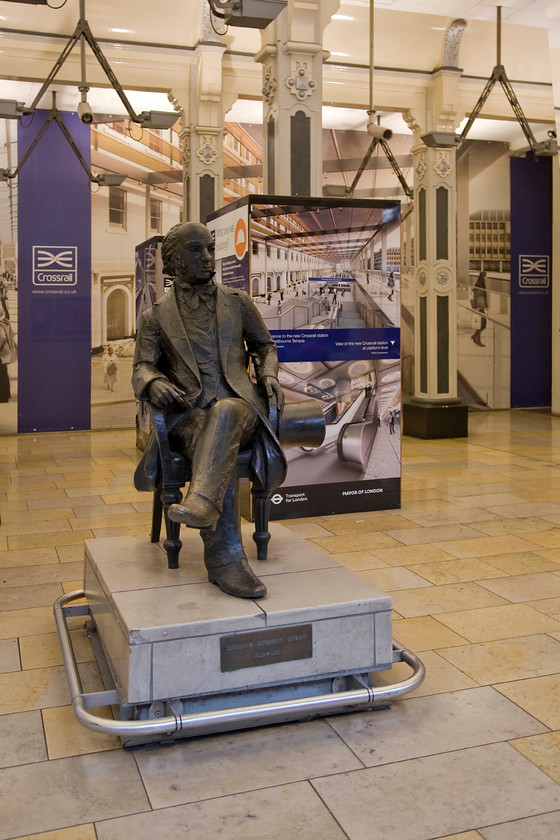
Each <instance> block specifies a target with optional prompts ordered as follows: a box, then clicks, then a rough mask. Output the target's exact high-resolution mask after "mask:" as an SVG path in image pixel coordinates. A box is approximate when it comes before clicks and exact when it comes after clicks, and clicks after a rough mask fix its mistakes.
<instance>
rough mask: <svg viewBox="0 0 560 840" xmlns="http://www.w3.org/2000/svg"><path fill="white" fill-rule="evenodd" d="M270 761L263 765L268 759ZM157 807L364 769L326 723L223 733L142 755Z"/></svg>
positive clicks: (141, 767) (140, 765)
mask: <svg viewBox="0 0 560 840" xmlns="http://www.w3.org/2000/svg"><path fill="white" fill-rule="evenodd" d="M264 756H266V760H265V761H263V760H262V759H263V757H264ZM136 761H137V764H138V769H139V771H140V774H141V776H142V780H143V782H144V784H145V786H146V791H147V793H148V796H149V798H150V802H151V803H152V807H153V808H168V807H170V806H171V805H180V804H184V803H187V802H196V801H198V800H203V799H210V798H215V797H219V796H229V795H231V794H233V793H241V792H243V791H248V790H252V789H256V788H260V787H270V786H272V785H284V784H287V783H289V782H297V781H300V780H303V779H306V778H309V777H311V776H323V775H329V774H330V773H339V772H341V771H343V770H353V769H357V768H359V767H361V766H362V765H361V763H360V762H359V761H358V759H357V758H356V756H355V755H353V753H352V752H351V751H350V749H349V748H348V747H347V746H346V744H345V743H344V742H343V741H342V740H341V739H340V738H339V737H338V735H336V734H335V733H334V732H333V731H332V729H331V727H330V726H328V724H327V723H326V722H325V721H314V722H312V723H304V724H287V725H283V726H278V727H269V728H267V729H261V730H258V731H256V730H248V731H245V732H235V733H232V734H224V735H217V736H213V737H211V738H205V739H204V740H197V741H189V742H186V743H181V744H177V745H176V746H175V747H174V748H173V749H167V748H165V747H163V748H160V749H158V750H155V751H151V750H150V751H141V752H138V753H137V754H136Z"/></svg>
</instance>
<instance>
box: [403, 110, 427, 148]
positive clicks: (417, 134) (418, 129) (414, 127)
mask: <svg viewBox="0 0 560 840" xmlns="http://www.w3.org/2000/svg"><path fill="white" fill-rule="evenodd" d="M402 116H403V120H404V121H405V123H406V124H407V126H408V127H409V129H410V130H411V131H412V134H413V135H414V145H416V146H417V145H418V144H419V143H421V142H422V141H421V136H422V126H421V125H420V124H419V123H418V122H416V118H415V117H414V116H413V114H412V111H403V115H402Z"/></svg>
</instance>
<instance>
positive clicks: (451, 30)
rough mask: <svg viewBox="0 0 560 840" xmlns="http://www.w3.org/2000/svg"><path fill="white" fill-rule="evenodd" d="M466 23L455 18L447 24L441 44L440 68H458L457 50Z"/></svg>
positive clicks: (461, 19)
mask: <svg viewBox="0 0 560 840" xmlns="http://www.w3.org/2000/svg"><path fill="white" fill-rule="evenodd" d="M466 26H467V21H466V20H463V18H457V19H456V20H454V21H452V22H451V23H450V24H449V27H448V29H447V32H446V33H445V41H444V44H443V55H442V59H441V64H442V67H459V49H460V47H461V39H462V37H463V32H464V31H465V29H466Z"/></svg>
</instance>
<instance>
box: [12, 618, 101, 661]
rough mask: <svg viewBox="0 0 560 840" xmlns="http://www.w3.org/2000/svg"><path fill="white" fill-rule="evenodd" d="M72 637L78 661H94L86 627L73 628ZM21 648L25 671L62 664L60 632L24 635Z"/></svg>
mask: <svg viewBox="0 0 560 840" xmlns="http://www.w3.org/2000/svg"><path fill="white" fill-rule="evenodd" d="M70 639H71V641H72V649H73V651H74V656H75V658H76V662H93V661H94V659H95V656H94V653H93V649H92V647H91V643H90V641H89V639H88V635H87V632H86V630H85V629H83V628H82V629H80V630H71V631H70ZM20 650H21V667H22V670H24V671H27V670H30V669H32V668H48V667H51V666H52V665H62V651H61V648H60V641H59V638H58V633H40V634H37V635H34V636H24V637H23V638H22V639H21V641H20Z"/></svg>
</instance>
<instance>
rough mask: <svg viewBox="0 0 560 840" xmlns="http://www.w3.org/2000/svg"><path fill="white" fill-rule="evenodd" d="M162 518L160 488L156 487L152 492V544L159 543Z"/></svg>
mask: <svg viewBox="0 0 560 840" xmlns="http://www.w3.org/2000/svg"><path fill="white" fill-rule="evenodd" d="M162 516H163V502H162V501H161V487H156V489H155V490H154V500H153V504H152V528H151V531H150V540H151V541H152V542H153V543H157V542H159V538H160V534H161V518H162Z"/></svg>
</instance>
